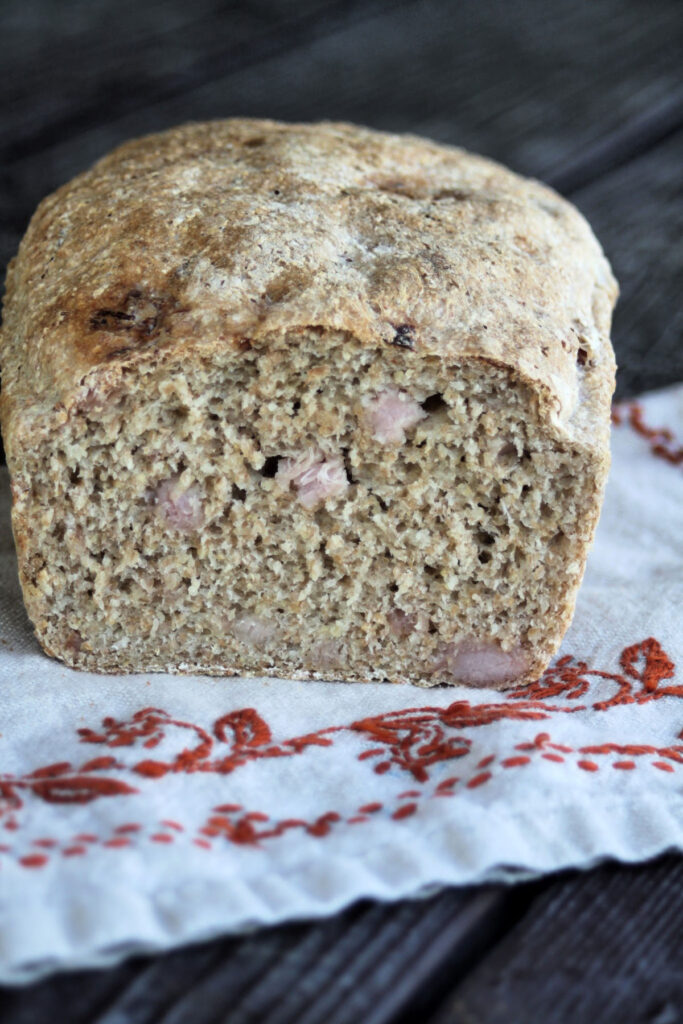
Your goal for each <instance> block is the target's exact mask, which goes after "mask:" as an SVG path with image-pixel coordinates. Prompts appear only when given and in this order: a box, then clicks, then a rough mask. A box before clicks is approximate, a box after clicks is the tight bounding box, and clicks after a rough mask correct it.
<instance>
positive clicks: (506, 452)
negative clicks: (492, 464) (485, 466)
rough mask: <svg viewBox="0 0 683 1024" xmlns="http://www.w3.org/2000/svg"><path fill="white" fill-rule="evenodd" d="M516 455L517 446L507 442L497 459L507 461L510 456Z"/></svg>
mask: <svg viewBox="0 0 683 1024" xmlns="http://www.w3.org/2000/svg"><path fill="white" fill-rule="evenodd" d="M516 454H517V449H516V448H515V446H514V444H513V443H512V441H507V442H506V443H505V444H504V445H503V447H502V448H501V449H500V450H499V452H498V455H497V458H498V459H507V458H509V456H511V455H516Z"/></svg>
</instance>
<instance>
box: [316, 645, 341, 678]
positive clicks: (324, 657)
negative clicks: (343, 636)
mask: <svg viewBox="0 0 683 1024" xmlns="http://www.w3.org/2000/svg"><path fill="white" fill-rule="evenodd" d="M307 660H308V664H309V665H310V667H311V668H312V669H313V670H314V671H317V672H329V671H334V670H335V669H336V668H341V666H342V664H343V661H344V647H343V645H342V643H341V641H339V640H320V641H318V643H317V644H315V645H314V646H313V647H312V648H311V649H310V651H309V652H308V659H307Z"/></svg>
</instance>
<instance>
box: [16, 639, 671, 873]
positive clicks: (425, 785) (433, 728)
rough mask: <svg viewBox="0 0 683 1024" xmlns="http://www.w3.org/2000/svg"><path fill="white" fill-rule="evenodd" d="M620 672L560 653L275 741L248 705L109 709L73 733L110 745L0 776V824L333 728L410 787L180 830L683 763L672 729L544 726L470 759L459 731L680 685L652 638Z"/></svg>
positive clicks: (78, 842) (115, 841)
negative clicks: (600, 694) (491, 685)
mask: <svg viewBox="0 0 683 1024" xmlns="http://www.w3.org/2000/svg"><path fill="white" fill-rule="evenodd" d="M620 669H621V671H620V672H606V671H602V670H599V669H592V668H589V666H588V664H587V663H586V662H584V661H578V660H576V659H574V658H573V657H571V656H566V657H563V658H561V659H560V660H559V661H558V662H557V663H556V664H555V665H553V666H551V667H550V668H549V669H547V671H546V672H545V673H544V675H543V676H542V678H541V679H540V680H539V681H538V682H536V683H535V684H533V685H532V686H529V687H525V688H524V689H520V690H517V691H514V690H513V691H510V692H509V693H507V694H506V695H505V698H504V699H503V700H501V701H499V702H496V703H483V704H472V703H470V702H469V701H467V700H456V701H454V702H453V703H451V704H449V705H448V706H447V707H445V708H440V707H435V706H425V707H420V708H406V709H404V710H400V711H391V712H388V713H386V714H381V715H376V716H372V717H368V718H364V719H359V720H357V721H354V722H351V723H350V724H348V725H340V726H331V727H329V728H325V729H320V730H318V731H316V732H312V733H306V734H303V735H301V736H296V737H294V738H292V739H285V740H278V739H276V738H274V737H273V734H272V731H271V729H270V727H269V725H268V723H267V722H266V721H265V719H264V718H263V717H262V716H261V715H260V714H259V713H258V712H257V711H256V710H255V709H254V708H243V709H241V710H239V711H232V712H229V713H228V714H226V715H223V716H221V717H220V718H218V719H217V720H216V721H215V722H214V723H213V725H212V727H211V728H210V729H207V728H204V727H203V726H201V725H197V724H195V723H193V722H186V721H183V720H181V719H177V718H174V717H173V716H172V715H170V714H169V713H168V712H166V711H164V710H162V709H159V708H143V709H141V710H140V711H137V712H136V713H135V714H133V715H132V716H131V718H129V719H127V720H123V721H119V720H117V719H115V718H111V717H108V718H105V719H104V720H103V722H102V726H101V728H100V729H91V728H82V729H79V730H78V734H79V737H80V742H81V743H83V744H88V745H95V746H100V747H105V748H106V749H107V751H111V753H107V754H104V755H102V756H98V757H94V758H89V759H87V760H85V761H84V762H83V763H82V764H80V765H77V766H76V765H74V764H72V763H71V762H69V761H62V762H57V763H54V764H50V765H44V766H41V767H39V768H37V769H35V770H34V771H32V772H30V773H28V774H26V775H22V776H12V775H7V774H5V775H2V774H0V824H2V825H3V826H4V829H5V830H6V831H7V833H8V834H9V833H13V832H16V831H17V830H19V829H20V821H19V814H20V812H21V810H22V809H23V808H24V807H25V805H26V804H27V802H28V801H31V800H38V801H44V802H47V803H51V804H88V803H91V802H93V801H97V800H101V799H105V798H106V799H109V798H112V797H117V798H120V797H126V796H130V795H132V794H135V793H137V792H139V788H140V786H141V785H143V784H144V783H145V782H147V783H149V782H150V781H155V782H160V781H161V780H163V779H164V777H168V776H171V775H173V774H178V773H181V774H184V775H192V774H194V773H212V774H217V775H230V774H232V773H234V772H236V771H239V769H240V768H242V767H243V766H244V765H246V764H248V763H251V762H254V761H258V760H263V759H273V758H291V757H296V756H298V755H301V754H302V753H303V752H304V751H306V750H307V749H308V748H310V747H323V748H324V747H331V746H332V745H333V744H334V743H335V740H336V739H337V738H338V737H339V736H340V735H341V734H344V733H345V734H347V735H348V734H352V735H354V736H356V737H359V738H361V740H362V741H363V747H364V749H363V750H362V752H361V753H360V754H358V755H357V756H358V760H359V761H368V762H371V764H372V771H373V773H374V774H376V775H383V774H384V773H386V772H388V771H390V770H391V769H394V770H395V771H399V772H403V773H405V775H406V776H407V777H408V778H409V779H410V780H411V782H412V784H413V787H414V788H410V789H407V790H405V791H404V792H402V793H400V794H399V795H398V798H392V799H396V806H387V805H386V803H380V802H379V801H376V800H375V801H372V800H371V801H366V802H364V803H362V804H361V805H360V806H358V807H357V808H356V809H355V810H354V811H353V813H351V814H348V813H346V814H342V813H340V812H339V811H335V810H327V811H324V812H323V813H321V814H319V815H318V816H316V817H315V818H314V819H312V820H303V819H300V818H285V819H281V820H272V819H271V817H270V816H269V815H268V814H266V813H264V812H263V811H260V810H246V809H245V808H244V807H242V806H241V805H239V804H221V805H218V806H216V807H214V808H212V809H211V811H210V813H209V814H208V816H207V817H206V820H205V821H204V822H203V824H202V825H201V826H200V827H199V828H198V830H197V831H196V834H194V835H190V837H189V838H190V839H191V840H192V842H193V843H194V844H195V845H196V846H199V847H200V848H204V849H211V848H212V845H213V843H214V841H215V840H223V841H228V842H231V843H234V844H238V845H242V846H257V845H259V844H262V843H264V842H266V841H268V840H272V839H275V838H277V837H279V836H281V835H283V834H284V833H285V832H287V831H290V830H302V831H303V832H305V833H306V834H308V835H310V836H313V837H316V838H321V837H324V836H326V835H328V834H329V832H330V831H331V829H332V828H333V827H335V826H340V825H342V824H346V825H358V824H361V823H363V822H366V821H369V820H371V818H372V816H373V815H375V814H379V813H380V812H383V813H385V814H388V815H389V816H390V817H391V818H392V819H393V820H395V821H400V820H402V819H404V818H407V817H410V816H411V815H413V814H415V813H416V811H417V810H418V809H419V805H420V801H423V800H425V799H433V798H437V797H441V798H443V797H452V796H454V795H457V793H459V792H462V791H463V790H466V789H475V788H477V787H479V786H482V785H484V784H485V783H487V782H488V781H489V780H491V779H492V778H493V777H494V774H495V773H497V772H498V771H499V770H500V769H502V770H510V769H518V768H522V767H524V766H528V765H531V764H533V763H534V762H535V761H537V760H538V759H541V760H545V761H550V762H555V763H558V764H560V763H564V764H568V765H569V766H571V765H574V766H576V767H577V768H579V769H581V770H583V771H585V772H597V771H599V770H600V769H601V768H602V767H607V766H609V767H611V768H613V769H617V770H620V771H631V770H633V769H635V768H636V766H637V765H638V764H647V765H649V766H650V767H652V768H655V769H657V770H658V771H660V772H668V773H670V772H673V771H675V770H676V768H677V767H678V766H679V765H683V743H679V742H676V741H677V740H680V739H682V738H683V732H682V733H681V734H679V735H678V736H676V737H675V740H674V742H672V743H671V744H670V745H668V746H665V747H654V746H652V745H648V744H637V743H636V744H633V743H631V744H617V743H604V744H600V745H593V746H580V747H573V746H570V745H567V744H558V743H554V742H553V741H552V738H551V735H550V733H549V732H545V731H544V732H539V733H537V734H536V736H535V737H534V738H533V740H530V741H527V742H524V743H518V744H516V745H515V747H514V749H513V750H511V751H509V753H508V755H507V756H499V755H489V756H487V757H484V758H481V759H480V760H478V761H477V763H476V764H475V765H472V764H470V761H471V758H469V760H468V756H469V755H470V754H471V753H472V738H471V737H470V736H469V735H467V734H468V733H469V732H470V730H472V729H485V728H486V727H487V726H490V725H491V724H492V723H493V722H497V721H501V720H515V721H519V722H529V721H539V722H540V721H546V720H548V719H551V718H552V717H553V716H554V715H556V714H572V713H574V712H577V711H582V710H586V709H588V708H592V709H593V710H594V711H595V712H606V711H608V710H609V709H610V708H613V707H617V706H619V705H624V704H633V703H635V704H644V703H647V702H649V701H655V700H659V699H661V698H663V697H677V698H681V697H683V686H682V685H677V684H675V683H672V682H670V680H673V678H674V671H675V666H674V664H673V662H672V661H671V659H670V658H669V657H668V655H667V654H666V653H665V651H664V650H663V649H662V647H661V645H660V644H659V643H658V642H657V640H655V639H654V638H652V637H650V638H648V639H646V640H643V641H642V642H641V643H638V644H634V645H632V646H630V647H627V648H625V649H624V650H623V651H622V653H621V657H620ZM595 679H599V680H603V681H608V682H611V683H613V684H614V692H613V693H612V695H611V696H609V697H608V698H606V699H602V700H597V701H594V702H591V701H590V700H588V701H587V702H581V701H582V700H583V699H584V698H589V696H590V688H591V682H592V681H593V680H595ZM169 735H172V736H173V739H174V742H175V741H176V740H180V745H179V749H177V752H176V753H174V754H173V756H172V757H170V758H167V759H165V760H162V759H161V758H154V756H152V752H153V751H154V750H155V748H157V747H159V745H160V744H161V743H162V741H163V740H165V739H166V738H167V736H169ZM124 748H125V749H127V750H128V751H136V752H137V751H139V753H140V754H141V755H142V756H140V757H138V758H137V759H136V760H134V761H133V763H132V764H131V763H125V762H124V761H123V760H122V753H123V751H124ZM459 761H461V762H462V764H463V767H465V768H466V770H465V772H464V773H463V774H461V775H460V776H451V777H449V778H446V779H441V780H440V781H439V782H438V783H436V784H435V783H433V781H432V773H433V769H434V767H435V766H436V765H437V764H441V763H444V762H446V763H450V762H454V763H456V762H459ZM122 775H123V776H125V777H124V778H122V777H121V776H122ZM371 777H372V776H371ZM162 784H163V783H162ZM418 787H419V788H418ZM185 831H186V829H185V827H184V826H183V825H182V824H181V823H179V822H177V821H173V820H170V819H163V820H161V821H160V822H159V823H158V827H157V825H155V826H154V829H153V831H152V832H151V834H149V830H148V828H147V827H146V826H143V825H141V824H140V823H138V822H126V823H123V824H121V825H119V826H117V827H116V828H114V830H113V832H112V834H111V835H109V836H98V835H96V834H94V833H79V834H77V835H75V836H73V837H72V838H71V839H70V841H69V842H68V843H66V844H62V843H59V842H58V841H57V840H55V839H52V838H49V837H43V838H39V839H35V840H33V841H32V846H33V847H35V848H36V852H34V853H29V854H27V855H24V856H20V857H18V862H19V863H20V864H21V865H22V866H23V867H27V868H37V867H42V866H44V865H45V864H46V863H47V862H48V859H49V856H50V855H51V854H53V853H54V854H57V853H59V854H61V855H62V856H65V857H73V856H78V855H82V854H85V853H87V851H88V849H91V848H93V847H94V846H101V847H105V848H108V849H124V848H126V847H129V846H131V845H132V844H133V843H134V841H135V840H136V839H139V838H141V837H144V838H146V839H148V840H149V841H151V842H155V843H162V844H168V843H172V842H174V840H175V839H176V837H177V836H178V835H179V834H180V833H184V832H185ZM8 838H9V835H8ZM3 853H4V854H8V855H12V854H13V849H12V846H11V845H10V844H8V843H0V854H3ZM1 860H2V858H1V857H0V862H1Z"/></svg>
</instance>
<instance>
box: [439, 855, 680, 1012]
mask: <svg viewBox="0 0 683 1024" xmlns="http://www.w3.org/2000/svg"><path fill="white" fill-rule="evenodd" d="M681 921H683V861H681V859H680V858H679V859H676V858H665V859H662V860H661V861H660V862H659V863H658V864H656V865H653V866H651V867H650V868H648V869H643V868H626V867H619V868H617V867H613V866H612V867H603V868H601V869H599V870H597V871H592V872H590V873H588V874H585V875H575V876H573V877H571V878H569V879H567V880H566V881H564V883H563V884H555V885H551V886H549V887H548V888H547V889H546V891H545V892H543V893H542V894H541V895H539V897H538V899H537V900H536V902H535V903H534V904H533V906H532V907H531V910H530V911H529V913H528V914H527V915H526V916H525V917H524V918H523V919H522V920H521V921H520V922H519V923H518V924H517V926H516V927H515V928H513V929H512V930H511V931H510V932H509V933H508V935H507V936H506V937H505V939H504V940H503V941H502V942H501V943H500V944H499V945H498V946H496V947H495V948H494V949H493V950H492V951H491V952H490V953H489V954H488V956H486V957H485V958H484V959H483V960H482V962H481V963H480V964H479V966H478V967H477V968H476V970H474V971H473V972H472V973H471V974H470V976H469V977H468V978H467V980H466V981H465V982H464V983H463V984H462V985H461V986H460V987H459V988H458V989H457V990H456V991H455V993H454V994H453V995H452V996H451V997H450V998H449V999H448V1001H447V1003H446V1005H445V1006H444V1007H443V1008H442V1009H441V1011H440V1012H438V1013H437V1014H435V1015H434V1016H433V1017H432V1018H430V1019H429V1024H510V1022H511V1021H520V1024H521V1022H523V1024H549V1022H553V1024H565V1022H566V1024H577V1022H583V1021H586V1022H593V1021H595V1022H600V1024H679V1022H680V1021H681V1019H682V1018H683V971H682V969H681V968H682V967H683V960H682V958H681V949H680V947H681Z"/></svg>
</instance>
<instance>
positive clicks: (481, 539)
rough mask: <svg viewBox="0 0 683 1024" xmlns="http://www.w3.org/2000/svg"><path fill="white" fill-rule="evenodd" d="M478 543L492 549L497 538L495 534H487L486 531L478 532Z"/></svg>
mask: <svg viewBox="0 0 683 1024" xmlns="http://www.w3.org/2000/svg"><path fill="white" fill-rule="evenodd" d="M477 541H478V543H479V544H485V545H486V546H487V547H490V546H491V545H492V544H495V543H496V538H495V535H494V534H492V533H487V531H486V530H478V531H477Z"/></svg>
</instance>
